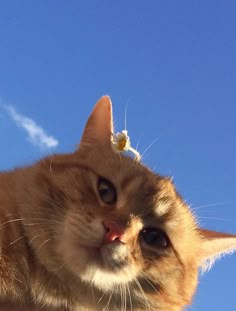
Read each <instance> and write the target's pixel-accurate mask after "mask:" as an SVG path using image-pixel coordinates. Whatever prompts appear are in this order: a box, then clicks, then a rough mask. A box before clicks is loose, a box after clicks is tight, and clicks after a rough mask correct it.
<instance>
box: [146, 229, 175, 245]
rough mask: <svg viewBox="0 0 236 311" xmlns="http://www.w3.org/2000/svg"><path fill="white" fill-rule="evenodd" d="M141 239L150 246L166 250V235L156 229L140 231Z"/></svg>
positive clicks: (167, 241)
mask: <svg viewBox="0 0 236 311" xmlns="http://www.w3.org/2000/svg"><path fill="white" fill-rule="evenodd" d="M141 238H142V239H143V240H144V242H145V243H147V244H148V245H150V246H153V247H158V248H167V247H168V246H169V239H168V237H167V235H166V233H165V232H164V231H163V230H161V229H157V228H146V229H143V230H142V231H141Z"/></svg>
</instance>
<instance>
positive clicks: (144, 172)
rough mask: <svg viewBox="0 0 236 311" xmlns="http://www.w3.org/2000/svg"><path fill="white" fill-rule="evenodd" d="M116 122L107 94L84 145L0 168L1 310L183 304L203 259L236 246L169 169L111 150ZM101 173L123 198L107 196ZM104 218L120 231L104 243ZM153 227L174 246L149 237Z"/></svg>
mask: <svg viewBox="0 0 236 311" xmlns="http://www.w3.org/2000/svg"><path fill="white" fill-rule="evenodd" d="M112 124H113V121H112V107H111V103H110V99H109V98H108V97H107V96H105V97H103V98H102V99H100V101H99V102H98V103H97V105H96V106H95V109H94V111H93V112H92V114H91V116H90V118H89V120H88V122H87V125H86V127H85V131H84V133H83V136H82V140H81V143H80V146H79V149H78V150H77V151H76V152H74V153H71V154H67V155H53V156H50V157H47V158H45V159H43V160H41V161H39V162H38V163H36V164H34V165H32V166H30V167H26V168H22V169H16V170H14V171H11V172H5V173H2V174H0V307H1V310H4V311H6V310H9V308H10V309H11V311H12V310H13V309H12V308H14V304H19V303H21V304H22V308H23V310H28V309H30V310H33V309H34V308H37V307H41V306H44V308H45V310H49V309H50V310H55V309H54V308H57V310H70V311H79V310H87V311H95V310H96V311H102V310H117V311H118V310H122V308H123V310H133V311H141V310H150V311H154V310H155V311H156V310H160V311H167V310H168V311H180V310H182V309H183V308H184V307H185V306H187V305H189V304H190V303H191V301H192V297H193V295H194V292H195V290H196V286H197V282H198V270H199V268H200V267H201V266H203V265H204V263H205V261H207V260H208V259H210V260H211V261H212V260H213V259H214V258H216V257H217V256H219V255H221V254H222V253H226V252H228V251H233V250H235V249H236V237H235V236H233V235H226V234H220V233H216V232H210V231H207V230H202V229H200V228H198V225H197V222H196V220H195V217H194V216H193V214H192V212H191V211H190V209H189V207H188V206H187V205H186V204H185V203H184V202H183V200H182V199H181V197H180V195H179V194H178V193H177V192H176V190H175V188H174V185H173V183H172V181H171V180H170V179H169V178H166V177H162V176H160V175H158V174H155V173H153V172H152V171H150V170H149V169H148V168H147V167H145V166H144V165H142V164H141V163H138V162H137V161H134V160H133V159H132V158H130V157H126V156H124V155H120V154H117V153H114V152H113V149H112V147H111V137H112V133H113V126H112ZM99 177H103V178H105V179H107V180H109V181H110V182H111V183H112V184H113V185H114V187H115V189H116V193H117V199H116V200H115V202H112V203H111V204H107V203H104V201H103V200H102V199H101V197H100V195H99V193H98V178H99ZM106 223H108V224H115V227H118V228H119V231H120V232H122V238H120V240H119V239H118V240H117V239H116V240H114V241H111V242H110V243H105V242H104V236H105V235H106V230H108V229H107V228H106V226H105V225H104V224H106ZM145 228H158V230H161V232H164V233H165V234H166V235H167V236H168V240H169V244H168V247H166V248H165V249H161V248H159V247H156V246H155V247H154V246H153V245H149V244H147V243H146V242H145V241H143V240H142V239H141V233H140V232H142V230H143V229H145ZM121 241H122V242H121ZM9 304H10V307H9ZM25 305H26V306H25ZM34 306H35V307H34ZM15 308H16V309H15V310H19V307H18V306H17V307H15ZM27 308H28V309H27Z"/></svg>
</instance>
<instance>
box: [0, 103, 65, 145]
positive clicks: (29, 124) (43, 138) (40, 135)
mask: <svg viewBox="0 0 236 311" xmlns="http://www.w3.org/2000/svg"><path fill="white" fill-rule="evenodd" d="M1 107H3V108H4V110H5V111H6V112H7V113H8V115H9V116H10V118H11V119H12V120H13V121H14V122H15V124H16V125H17V126H18V127H20V128H22V129H24V130H25V131H26V133H27V135H28V139H29V141H30V142H31V143H32V144H33V145H36V146H38V147H40V148H42V149H45V148H46V149H51V148H55V147H57V146H58V144H59V142H58V140H57V139H56V138H54V137H53V136H49V135H48V134H47V133H46V132H45V130H44V129H43V128H42V127H40V126H39V125H38V124H36V122H35V121H34V120H32V119H30V118H28V117H26V116H24V115H22V114H20V113H19V112H17V111H16V109H15V108H14V107H13V106H11V105H5V104H4V105H3V104H1Z"/></svg>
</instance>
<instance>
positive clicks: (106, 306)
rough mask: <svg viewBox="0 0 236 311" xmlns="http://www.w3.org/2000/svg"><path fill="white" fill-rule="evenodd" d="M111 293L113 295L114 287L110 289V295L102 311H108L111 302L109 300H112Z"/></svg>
mask: <svg viewBox="0 0 236 311" xmlns="http://www.w3.org/2000/svg"><path fill="white" fill-rule="evenodd" d="M113 293H114V286H113V287H112V291H111V293H110V295H109V299H108V302H107V304H106V305H105V307H104V311H106V310H108V308H109V305H110V302H111V299H112V296H113Z"/></svg>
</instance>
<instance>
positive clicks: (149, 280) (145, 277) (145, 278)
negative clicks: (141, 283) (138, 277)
mask: <svg viewBox="0 0 236 311" xmlns="http://www.w3.org/2000/svg"><path fill="white" fill-rule="evenodd" d="M142 278H143V279H144V280H145V281H146V282H147V283H148V284H149V285H150V286H151V287H152V288H153V289H154V291H155V292H156V293H157V294H159V292H158V290H157V289H156V288H155V286H154V285H153V284H152V283H151V279H150V277H149V276H148V275H147V274H146V273H145V272H143V273H142Z"/></svg>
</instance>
